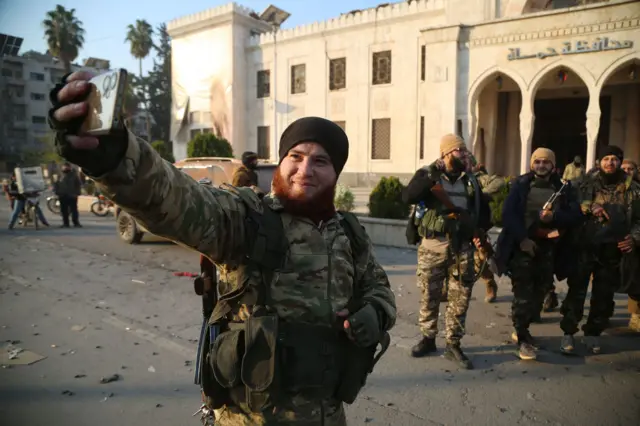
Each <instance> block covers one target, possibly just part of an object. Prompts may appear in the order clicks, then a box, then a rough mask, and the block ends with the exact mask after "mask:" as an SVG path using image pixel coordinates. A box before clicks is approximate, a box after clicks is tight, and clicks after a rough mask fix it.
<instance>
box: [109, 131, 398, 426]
mask: <svg viewBox="0 0 640 426" xmlns="http://www.w3.org/2000/svg"><path fill="white" fill-rule="evenodd" d="M128 138H129V139H128V147H127V150H126V154H125V158H124V159H123V160H122V161H121V162H120V164H119V166H118V167H117V168H116V169H115V170H113V171H111V172H109V173H107V174H105V175H103V176H101V177H99V178H97V179H96V183H97V184H98V186H99V187H100V189H101V190H102V191H104V193H105V194H107V196H108V197H109V198H111V199H112V200H113V201H114V202H115V203H117V204H118V205H119V206H121V207H122V208H123V209H124V210H125V211H127V212H128V213H129V214H131V215H132V216H133V217H134V218H135V219H136V220H137V221H139V222H140V223H141V224H143V225H144V226H145V227H146V228H147V229H148V230H149V231H150V232H152V233H154V234H156V235H159V236H162V237H165V238H167V239H170V240H173V241H176V242H178V243H179V244H181V245H183V246H186V247H189V248H191V249H194V250H196V251H198V252H200V253H202V254H204V255H206V256H207V257H209V258H210V259H211V260H213V261H214V262H215V263H216V264H217V266H218V268H219V271H220V284H219V285H220V286H222V289H221V290H220V292H221V294H222V293H223V290H225V289H224V286H225V283H226V282H227V281H230V280H231V278H229V277H231V276H232V275H233V273H234V272H235V270H236V269H237V268H238V266H239V265H242V264H243V261H244V259H245V257H246V256H247V251H248V250H249V249H250V247H251V245H252V244H251V242H252V241H254V237H255V236H254V231H255V229H254V227H253V226H249V225H250V222H249V221H248V220H247V215H248V208H249V207H248V205H247V202H246V200H245V201H243V200H242V199H241V198H240V197H238V195H237V194H236V193H234V192H232V191H227V190H222V189H216V188H208V187H206V186H204V185H198V184H197V183H196V182H195V181H193V180H192V179H191V178H189V177H188V176H187V175H185V174H184V173H182V172H180V171H178V170H177V169H176V168H174V167H173V166H172V165H171V164H169V163H167V162H166V161H163V160H162V158H161V157H160V156H159V155H158V154H157V153H156V152H155V151H154V150H153V148H151V146H150V145H148V144H147V143H145V142H143V141H140V140H138V139H137V138H136V137H135V136H133V134H131V133H129V136H128ZM238 191H247V193H248V194H250V195H247V196H248V197H251V199H252V200H253V202H254V203H255V204H253V205H252V206H251V208H255V209H262V208H270V209H272V210H274V211H276V212H279V213H280V217H281V220H282V224H283V228H284V231H285V237H286V240H287V241H288V244H289V248H288V252H287V253H288V254H287V255H286V259H285V264H284V267H283V268H282V269H281V270H280V271H279V272H278V274H277V278H276V279H275V280H274V282H273V283H272V286H271V289H270V300H271V301H272V303H270V304H269V306H270V307H271V308H272V309H274V310H275V312H276V313H277V315H278V318H279V320H280V321H282V322H284V323H294V324H297V323H304V324H308V325H317V326H321V327H326V328H330V327H334V326H335V321H336V316H335V314H336V312H338V311H340V310H342V309H344V308H345V306H346V305H347V302H348V301H349V299H350V298H351V296H352V293H353V291H354V277H355V276H358V277H360V279H359V280H358V285H359V291H360V292H361V293H362V294H363V300H364V301H365V302H367V303H369V304H371V305H373V306H375V307H376V308H378V309H379V311H381V312H383V314H382V315H381V318H382V324H380V326H381V328H382V329H383V330H388V329H389V328H391V327H392V326H393V324H394V323H395V319H396V306H395V299H394V295H393V292H392V291H391V289H390V287H389V282H388V279H387V276H386V274H385V272H384V270H383V269H382V267H381V266H380V264H379V263H378V262H377V260H376V259H375V256H374V254H373V249H372V246H371V244H370V241H368V240H367V241H368V247H367V249H366V251H365V252H364V253H362V254H359V257H358V258H356V259H354V258H353V257H354V256H353V253H352V251H351V246H350V242H349V239H348V238H347V236H346V235H345V231H344V229H343V228H342V226H341V225H340V222H339V219H340V217H339V214H336V215H335V216H334V217H333V218H332V219H331V220H329V221H327V222H326V223H322V224H321V225H320V226H317V225H316V224H315V223H313V222H312V221H311V220H308V219H306V218H302V217H294V216H291V215H290V214H288V213H286V212H284V211H283V209H282V206H281V204H280V203H279V201H278V200H277V199H276V198H273V197H271V196H267V202H265V203H264V204H263V203H262V202H261V201H260V200H259V198H258V197H257V196H256V195H255V193H253V192H252V191H251V190H249V189H245V188H239V189H238ZM227 290H228V289H227ZM251 290H252V289H251V288H250V289H248V290H247V292H246V293H247V297H250V296H251V293H252V291H251ZM243 300H245V299H244V296H243V299H240V304H239V307H238V309H237V310H234V311H233V312H232V314H233V317H234V319H237V320H240V321H243V320H245V321H246V320H247V318H248V317H249V316H250V315H251V313H252V306H250V305H247V304H245V303H244V302H242V301H243ZM217 417H218V419H217V423H216V424H217V425H221V426H249V425H251V426H254V425H309V424H324V425H328V426H330V425H336V426H339V425H345V424H346V420H345V413H344V408H343V404H342V403H341V402H340V401H339V400H337V399H335V398H329V399H323V400H313V399H308V398H305V397H303V396H302V395H299V394H296V393H291V394H287V396H286V400H285V401H284V402H283V403H282V404H281V405H280V406H278V407H277V409H274V410H267V411H264V412H262V413H254V412H251V411H250V410H249V409H248V408H247V406H245V405H244V404H238V405H235V404H229V405H227V406H226V407H223V408H222V409H220V410H218V411H217Z"/></svg>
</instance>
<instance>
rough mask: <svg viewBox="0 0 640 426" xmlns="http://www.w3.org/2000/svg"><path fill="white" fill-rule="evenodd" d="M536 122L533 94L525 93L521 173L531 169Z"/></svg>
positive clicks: (522, 115) (521, 140)
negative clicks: (532, 142) (532, 143)
mask: <svg viewBox="0 0 640 426" xmlns="http://www.w3.org/2000/svg"><path fill="white" fill-rule="evenodd" d="M535 120H536V117H535V116H534V115H533V99H532V97H531V93H529V92H523V93H522V108H521V109H520V173H527V172H528V171H529V170H530V169H531V141H532V140H533V125H534V123H535Z"/></svg>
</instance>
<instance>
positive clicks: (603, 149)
mask: <svg viewBox="0 0 640 426" xmlns="http://www.w3.org/2000/svg"><path fill="white" fill-rule="evenodd" d="M608 155H615V156H616V157H618V158H619V159H620V161H622V159H623V158H624V151H622V149H620V148H619V147H617V146H615V145H602V146H600V148H598V158H599V159H601V160H602V159H603V158H604V157H606V156H608Z"/></svg>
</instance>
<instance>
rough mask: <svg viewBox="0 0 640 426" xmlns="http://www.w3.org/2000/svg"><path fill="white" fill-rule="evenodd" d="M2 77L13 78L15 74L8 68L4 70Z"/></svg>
mask: <svg viewBox="0 0 640 426" xmlns="http://www.w3.org/2000/svg"><path fill="white" fill-rule="evenodd" d="M2 76H3V77H11V76H13V73H12V72H11V70H10V69H8V68H2Z"/></svg>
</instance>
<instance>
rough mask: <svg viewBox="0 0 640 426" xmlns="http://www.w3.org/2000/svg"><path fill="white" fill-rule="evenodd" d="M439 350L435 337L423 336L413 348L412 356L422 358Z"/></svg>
mask: <svg viewBox="0 0 640 426" xmlns="http://www.w3.org/2000/svg"><path fill="white" fill-rule="evenodd" d="M437 350H438V349H437V348H436V339H435V337H434V338H431V337H423V338H422V339H420V341H419V342H418V343H417V344H416V345H415V346H414V347H413V348H411V356H412V357H414V358H420V357H423V356H425V355H429V354H430V353H433V352H436V351H437Z"/></svg>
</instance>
